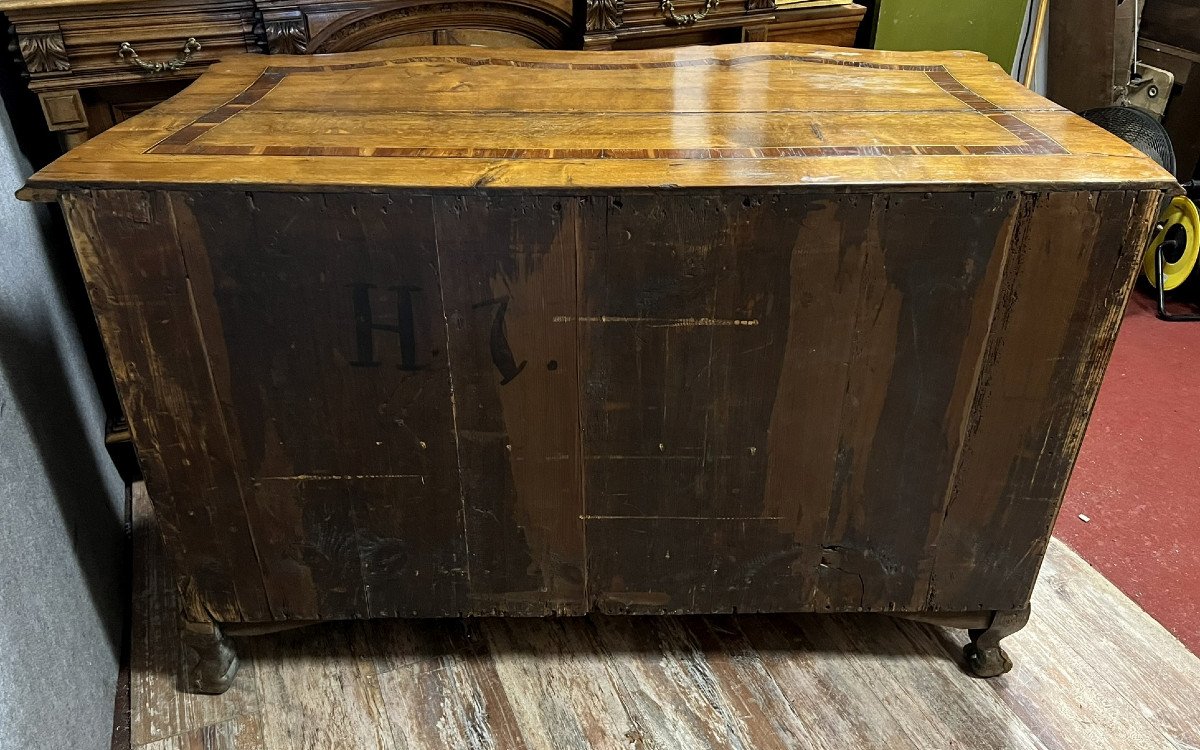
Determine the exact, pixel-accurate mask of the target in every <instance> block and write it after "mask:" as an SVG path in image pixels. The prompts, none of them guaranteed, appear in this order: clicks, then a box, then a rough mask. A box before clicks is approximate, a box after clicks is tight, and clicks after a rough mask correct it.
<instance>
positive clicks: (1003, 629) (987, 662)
mask: <svg viewBox="0 0 1200 750" xmlns="http://www.w3.org/2000/svg"><path fill="white" fill-rule="evenodd" d="M1027 622H1029V605H1028V604H1027V605H1025V608H1024V609H1017V610H1009V611H997V612H995V613H993V614H992V622H991V624H990V625H988V626H987V627H986V628H979V629H971V630H968V631H967V633H968V634H970V636H971V642H970V643H968V644H967V645H966V646H964V647H963V656H965V657H966V659H967V669H969V670H971V674H974V675H975V676H976V677H997V676H999V675H1002V674H1004V673H1005V672H1007V671H1008V670H1010V669H1012V660H1011V659H1009V658H1008V654H1006V653H1004V649H1002V648H1000V640H1001V639H1002V638H1006V637H1008V636H1010V635H1012V634H1013V633H1015V632H1017V631H1018V630H1020V629H1021V628H1023V627H1025V623H1027Z"/></svg>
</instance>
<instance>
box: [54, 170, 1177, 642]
mask: <svg viewBox="0 0 1200 750" xmlns="http://www.w3.org/2000/svg"><path fill="white" fill-rule="evenodd" d="M1161 197H1162V191H1160V190H1154V189H1150V190H1140V191H1133V190H1113V191H1101V192H1097V191H1091V190H1084V191H1068V190H1060V191H1053V192H1045V193H1027V192H1017V191H1012V190H989V191H977V192H930V193H925V194H912V193H901V194H892V195H862V194H854V193H849V194H847V193H834V194H823V193H815V192H809V191H799V192H795V191H793V192H783V191H776V192H772V193H760V192H749V193H736V192H711V191H701V192H695V191H687V192H675V193H653V192H641V191H622V192H618V193H616V194H614V195H612V196H608V197H598V196H571V195H554V194H551V195H522V194H515V193H497V194H466V195H429V194H415V193H386V194H356V193H285V192H259V191H251V192H240V193H234V192H228V191H219V190H209V191H187V192H184V191H169V192H157V191H155V192H146V191H126V190H107V189H106V190H87V191H79V192H70V193H66V194H64V196H63V203H64V206H65V207H66V209H67V216H68V219H69V221H70V223H71V227H72V233H73V236H74V237H75V240H76V244H77V247H78V249H79V257H80V260H81V263H82V265H83V270H84V274H85V277H86V278H87V279H88V282H89V288H90V290H91V293H92V296H93V303H94V305H95V308H96V310H97V313H98V316H99V320H100V326H101V330H102V331H103V332H104V334H105V336H106V341H107V342H108V345H109V350H110V354H111V355H112V357H113V367H114V370H115V372H116V376H117V382H118V383H119V385H120V386H121V388H122V390H123V392H124V393H125V394H126V397H127V399H128V401H127V404H128V407H129V411H130V415H131V421H132V424H133V429H134V436H135V439H136V440H137V444H138V447H139V450H140V451H141V456H142V460H143V463H144V465H145V466H146V467H147V480H148V482H149V485H150V487H151V489H152V490H155V491H158V490H161V494H160V495H158V496H157V497H156V499H155V502H156V503H157V504H158V506H159V508H160V512H161V517H162V523H163V529H164V534H165V536H166V538H167V540H168V543H169V549H170V550H171V553H172V555H174V557H175V559H176V561H177V563H178V565H179V570H180V573H181V575H182V581H183V587H184V589H185V590H186V591H188V592H189V598H190V599H191V600H192V601H191V602H190V604H189V607H190V611H196V612H199V613H202V614H204V615H205V616H206V617H207V616H212V617H214V618H215V619H217V620H218V621H221V622H256V621H259V622H261V621H278V620H329V619H343V618H354V619H359V618H371V617H393V616H447V615H460V614H469V615H491V614H497V615H535V616H536V615H546V614H582V613H585V612H587V611H590V610H599V611H602V612H606V613H627V612H632V613H643V614H646V613H649V614H685V613H717V612H780V611H796V612H798V611H842V612H846V611H851V612H853V611H902V612H903V611H912V612H919V611H952V612H978V611H980V610H1010V609H1019V608H1021V607H1023V606H1024V604H1025V603H1026V602H1028V600H1029V595H1030V590H1031V588H1032V585H1033V581H1034V577H1035V575H1036V572H1037V566H1038V564H1039V562H1040V559H1041V555H1042V551H1043V549H1044V546H1045V544H1046V540H1047V538H1048V535H1049V529H1050V526H1051V524H1052V522H1053V519H1054V516H1055V514H1056V513H1057V509H1058V504H1059V501H1060V499H1061V496H1062V493H1063V491H1064V489H1065V485H1066V481H1067V478H1068V476H1069V474H1070V470H1071V467H1072V465H1073V463H1074V459H1075V455H1076V452H1077V450H1078V447H1079V442H1080V440H1081V438H1082V434H1083V428H1084V426H1085V425H1086V421H1087V417H1088V414H1089V413H1090V410H1091V405H1092V402H1093V399H1094V397H1095V394H1096V391H1097V388H1098V386H1099V382H1100V377H1101V375H1102V373H1103V370H1104V365H1105V363H1106V361H1107V356H1108V353H1109V352H1110V351H1111V346H1112V343H1113V340H1114V338H1115V333H1116V325H1117V323H1118V321H1119V311H1120V309H1121V307H1122V305H1123V303H1124V300H1125V297H1126V295H1127V294H1128V289H1129V285H1130V284H1131V283H1132V280H1133V278H1134V274H1135V273H1136V271H1137V268H1138V263H1139V258H1140V253H1141V250H1142V247H1143V243H1144V241H1145V234H1146V232H1147V230H1148V227H1149V226H1150V223H1151V220H1152V217H1153V215H1154V212H1155V211H1156V210H1157V207H1158V205H1159V202H1160V200H1161ZM942 238H947V239H945V240H943V239H942ZM949 238H952V241H950V240H949Z"/></svg>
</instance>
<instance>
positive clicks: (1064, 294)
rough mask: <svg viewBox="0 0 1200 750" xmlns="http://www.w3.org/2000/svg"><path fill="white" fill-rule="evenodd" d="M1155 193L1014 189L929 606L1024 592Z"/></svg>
mask: <svg viewBox="0 0 1200 750" xmlns="http://www.w3.org/2000/svg"><path fill="white" fill-rule="evenodd" d="M1163 196H1164V193H1163V192H1162V191H1160V190H1142V191H1137V190H1126V191H1123V190H1115V191H1107V192H1091V191H1080V192H1061V193H1045V194H1031V195H1026V196H1024V197H1023V198H1022V208H1021V215H1022V219H1021V222H1020V225H1019V228H1018V231H1017V232H1016V233H1015V234H1014V237H1013V241H1012V244H1011V246H1010V247H1009V252H1008V261H1007V264H1006V269H1005V275H1004V279H1003V281H1002V284H1001V287H1000V290H999V291H1000V294H999V296H998V298H997V302H996V309H995V311H994V313H993V314H992V322H991V330H990V333H989V337H988V344H987V350H986V352H985V354H984V357H983V360H982V362H981V368H980V373H979V378H978V385H977V387H976V390H975V394H974V397H973V402H972V404H971V407H970V418H969V420H968V422H967V424H966V430H967V432H966V438H965V441H964V443H963V449H962V451H961V454H960V456H959V458H958V461H957V466H956V470H955V475H954V479H953V482H952V484H951V487H950V493H949V494H948V495H947V497H946V506H945V508H944V512H943V514H942V515H943V518H942V520H941V522H940V533H939V535H938V536H937V537H936V539H934V540H933V544H934V547H935V557H934V560H933V566H932V569H931V576H930V581H929V583H930V585H929V598H928V602H927V606H928V607H929V608H931V609H940V610H945V611H965V610H971V609H978V608H980V606H981V605H982V606H983V607H995V608H1000V609H1004V608H1010V609H1015V608H1019V607H1021V606H1023V605H1024V604H1025V603H1027V602H1028V601H1029V597H1030V594H1031V592H1032V588H1033V584H1034V580H1035V579H1036V577H1037V572H1038V570H1039V568H1040V566H1041V561H1042V556H1043V555H1044V553H1045V549H1046V544H1047V543H1048V541H1049V538H1050V533H1051V530H1052V528H1053V526H1054V520H1055V518H1056V517H1057V515H1058V510H1059V507H1060V505H1061V503H1062V497H1063V493H1064V492H1065V491H1066V487H1067V481H1068V479H1069V478H1070V474H1071V470H1072V468H1073V467H1074V465H1075V459H1076V457H1077V455H1078V453H1079V447H1080V444H1081V442H1082V440H1083V435H1084V431H1085V429H1086V427H1087V423H1088V419H1089V417H1090V416H1091V412H1092V407H1093V405H1094V404H1095V400H1096V396H1097V394H1098V393H1099V389H1100V381H1101V378H1102V377H1103V375H1104V370H1105V367H1106V366H1107V364H1108V360H1109V356H1110V355H1111V353H1112V348H1113V344H1114V343H1115V341H1116V335H1117V329H1118V326H1119V325H1120V321H1121V315H1122V313H1123V311H1124V309H1125V304H1126V301H1127V299H1128V296H1129V293H1130V290H1131V289H1132V286H1133V283H1134V281H1135V280H1136V278H1137V274H1138V270H1139V268H1140V264H1141V261H1142V257H1143V254H1144V253H1145V249H1146V244H1147V242H1148V240H1149V232H1150V230H1151V227H1152V225H1153V222H1154V218H1155V217H1156V216H1157V215H1158V212H1159V209H1160V206H1161V203H1162V201H1163Z"/></svg>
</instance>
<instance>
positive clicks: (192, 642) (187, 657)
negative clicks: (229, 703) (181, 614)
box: [180, 620, 238, 695]
mask: <svg viewBox="0 0 1200 750" xmlns="http://www.w3.org/2000/svg"><path fill="white" fill-rule="evenodd" d="M180 637H181V639H182V641H183V649H182V653H183V664H182V665H181V666H182V668H183V684H184V689H186V690H188V691H189V692H193V693H204V694H206V695H220V694H221V693H224V692H225V691H226V690H228V689H229V686H230V685H232V684H233V678H234V677H235V676H236V675H237V671H238V658H237V652H236V651H234V649H233V643H232V642H231V641H230V640H229V638H228V636H226V635H225V634H224V633H223V632H221V626H219V625H217V623H215V622H190V621H188V620H182V621H181V622H180Z"/></svg>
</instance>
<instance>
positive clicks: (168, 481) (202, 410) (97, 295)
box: [60, 190, 271, 620]
mask: <svg viewBox="0 0 1200 750" xmlns="http://www.w3.org/2000/svg"><path fill="white" fill-rule="evenodd" d="M60 202H61V205H62V207H63V211H64V212H65V214H66V217H67V224H68V227H69V229H70V232H71V241H72V243H73V244H74V246H75V253H76V256H77V258H78V260H79V266H80V269H81V270H82V271H83V276H84V280H85V282H86V284H87V288H88V295H89V297H90V298H91V302H92V309H93V311H94V312H95V314H96V319H97V321H98V323H99V326H100V332H101V335H102V336H103V338H104V345H105V348H106V351H107V353H108V357H109V364H110V365H111V367H112V369H113V376H114V378H115V380H116V382H117V388H118V390H119V392H120V394H121V398H122V403H123V405H124V407H125V412H126V414H127V415H128V417H129V422H130V429H131V431H132V433H133V437H134V444H135V445H136V446H137V448H138V459H139V463H140V464H141V466H142V471H143V472H144V474H145V476H146V483H147V485H148V486H149V489H150V492H151V494H152V497H153V502H154V503H155V505H156V509H157V512H158V523H159V527H160V528H161V530H162V534H163V536H164V537H165V538H166V541H167V549H168V551H169V552H170V554H171V555H172V557H173V558H174V559H175V561H177V562H178V563H179V569H180V570H182V571H186V578H187V579H188V581H190V582H192V583H187V582H185V584H186V587H188V588H194V589H196V590H198V591H200V592H203V599H204V601H203V604H202V606H203V607H204V608H206V609H207V611H208V612H210V613H211V614H212V615H213V616H214V617H216V618H217V619H222V620H242V619H270V617H271V611H270V609H269V606H268V600H267V597H266V592H265V588H264V583H263V576H262V571H261V569H260V563H259V560H258V556H257V552H256V549H255V540H254V538H253V537H252V535H251V529H250V528H249V525H248V523H247V519H246V513H245V506H244V504H243V497H242V490H243V488H242V487H241V486H240V485H239V480H238V476H237V467H236V464H235V462H234V458H233V455H232V450H231V446H230V440H229V435H228V432H227V425H226V424H225V422H224V419H223V412H222V410H221V408H220V406H219V404H218V400H217V394H216V391H215V389H214V383H213V378H212V374H211V371H210V369H209V363H208V361H207V357H206V354H205V348H204V344H203V341H202V338H201V334H200V331H199V327H198V325H197V322H196V319H195V316H194V312H193V307H192V301H191V291H190V289H189V286H188V279H187V272H186V269H185V267H184V262H183V257H182V254H181V252H180V240H179V239H178V238H177V237H176V236H175V233H174V230H173V228H172V225H171V222H170V209H169V206H168V203H167V199H166V197H165V195H164V194H162V193H145V192H139V191H119V190H96V191H85V192H79V193H64V194H63V195H62V197H61V199H60ZM193 584H194V585H193Z"/></svg>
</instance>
